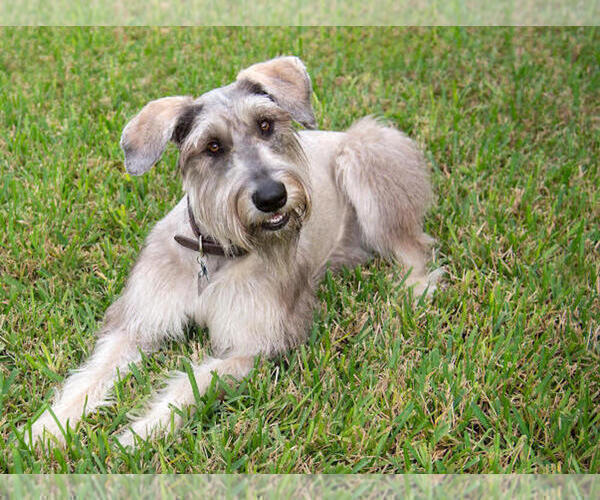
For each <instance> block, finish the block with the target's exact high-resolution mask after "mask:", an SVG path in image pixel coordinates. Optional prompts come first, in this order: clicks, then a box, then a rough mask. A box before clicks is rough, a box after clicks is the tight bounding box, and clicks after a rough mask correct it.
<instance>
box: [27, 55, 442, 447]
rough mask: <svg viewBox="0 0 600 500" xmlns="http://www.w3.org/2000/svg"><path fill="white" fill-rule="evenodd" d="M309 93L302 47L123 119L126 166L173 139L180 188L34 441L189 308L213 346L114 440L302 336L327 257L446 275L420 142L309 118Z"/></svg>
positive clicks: (130, 436) (175, 420) (154, 344)
mask: <svg viewBox="0 0 600 500" xmlns="http://www.w3.org/2000/svg"><path fill="white" fill-rule="evenodd" d="M311 95H312V85H311V80H310V77H309V75H308V73H307V71H306V68H305V66H304V64H303V62H302V61H301V60H300V59H298V58H297V57H293V56H286V57H278V58H275V59H271V60H268V61H266V62H261V63H257V64H254V65H252V66H250V67H248V68H246V69H244V70H242V71H241V72H240V73H239V74H238V76H237V78H236V80H235V81H234V82H233V83H231V84H229V85H226V86H224V87H220V88H217V89H214V90H211V91H209V92H207V93H205V94H204V95H202V96H201V97H199V98H193V97H182V96H178V97H165V98H162V99H158V100H154V101H151V102H149V103H148V104H147V105H146V106H145V107H144V108H143V109H142V110H141V111H140V112H139V114H138V115H137V116H135V117H134V118H133V119H132V120H131V121H130V122H129V123H128V124H127V125H126V126H125V128H124V130H123V134H122V138H121V147H122V149H123V152H124V155H125V167H126V170H127V172H128V173H130V174H132V175H141V174H143V173H145V172H146V171H148V170H149V169H150V168H151V167H152V166H153V165H154V164H156V163H157V162H158V161H159V160H160V158H161V156H162V154H163V152H164V150H165V148H166V147H167V145H168V143H169V142H173V143H175V145H176V146H177V147H178V149H179V158H178V165H179V169H180V171H181V176H182V179H183V189H184V191H185V196H184V197H183V199H182V200H181V201H180V202H179V203H178V204H177V205H176V206H175V207H174V208H173V209H172V210H171V211H170V212H169V213H168V214H167V216H166V217H164V218H163V219H162V220H161V221H159V222H158V223H157V224H156V226H155V227H154V228H153V229H152V231H151V232H150V234H149V236H148V238H147V240H146V242H145V246H144V248H143V249H142V251H141V253H140V255H139V258H138V260H137V262H136V263H135V265H134V267H133V269H132V271H131V273H130V276H129V278H128V280H127V284H126V286H125V289H124V291H123V293H122V294H121V296H120V297H119V298H118V299H117V300H116V301H115V302H114V303H113V304H112V305H111V306H110V307H109V308H108V310H107V311H106V314H105V317H104V320H103V323H102V327H101V329H100V331H99V334H98V341H97V344H96V346H95V349H94V351H93V353H92V355H91V356H90V358H89V359H88V360H87V362H85V363H84V364H83V365H82V366H81V367H80V368H79V369H78V370H77V371H75V372H74V373H73V374H71V375H70V376H69V377H68V378H67V379H66V381H65V382H64V385H63V387H62V389H61V390H60V391H59V392H58V393H57V395H56V397H55V400H54V403H53V404H52V406H51V408H50V409H49V410H46V411H45V412H44V413H43V414H42V415H41V417H40V418H39V419H38V420H37V421H36V422H34V423H33V424H32V425H31V428H30V429H29V428H28V429H26V430H25V434H26V435H27V436H28V439H29V442H30V443H35V442H37V441H38V440H39V439H40V438H44V437H49V436H54V437H55V438H56V441H57V442H58V443H64V440H65V429H66V428H67V426H75V424H76V423H77V421H78V420H79V419H81V417H82V415H84V414H85V413H87V412H90V411H92V410H94V409H95V408H97V407H98V406H100V405H104V404H108V403H109V402H110V401H109V399H107V397H108V394H109V392H110V389H111V386H112V384H113V383H114V381H115V379H116V377H117V376H118V375H119V374H120V375H123V374H124V373H126V372H127V371H128V369H129V366H130V364H131V363H135V362H137V361H139V360H140V359H141V355H142V353H151V352H152V351H155V350H156V349H158V348H159V346H160V344H161V342H163V341H165V340H166V339H177V340H181V339H182V338H183V332H184V328H185V326H186V324H188V323H189V322H194V323H196V324H197V325H199V326H201V327H206V328H208V332H209V336H210V341H211V347H212V354H213V356H214V357H212V358H208V359H206V360H204V362H203V363H201V364H196V365H193V368H192V370H193V378H191V377H190V376H188V374H184V373H176V374H175V375H174V376H173V377H172V378H170V379H169V381H168V383H167V384H166V387H165V388H164V389H163V390H162V391H159V392H158V394H157V395H155V396H154V397H153V399H152V400H151V402H150V403H149V405H148V407H147V409H146V411H145V413H143V414H142V415H141V416H139V417H138V418H137V419H135V420H134V421H132V422H131V423H130V425H129V426H128V427H127V429H126V430H124V431H122V432H121V434H120V435H119V436H118V440H119V441H120V442H121V443H122V444H123V445H132V444H135V436H136V435H137V436H138V437H139V438H142V439H148V438H150V437H152V436H157V435H159V434H160V433H161V432H166V431H167V430H168V429H169V428H170V426H171V425H172V424H174V425H175V426H177V425H179V424H180V422H181V416H180V415H179V413H178V412H175V413H173V414H172V408H171V406H173V407H177V408H185V407H188V406H190V405H193V404H194V403H195V396H194V394H195V393H196V395H197V394H198V393H199V394H202V393H203V392H205V391H206V390H207V389H208V387H209V386H210V383H211V379H212V377H213V374H214V373H216V374H218V375H219V376H231V377H233V378H235V379H241V378H243V377H245V376H247V375H248V374H249V372H250V371H251V369H252V368H253V366H254V362H255V358H257V357H264V358H270V357H273V356H277V355H281V354H283V353H286V352H287V351H289V350H290V349H293V348H294V347H295V346H297V345H299V344H301V343H303V342H305V341H306V340H307V336H308V331H309V326H310V323H311V321H312V318H313V310H314V308H315V305H316V304H315V302H316V299H315V292H316V287H317V286H318V283H319V281H320V279H321V278H322V277H323V276H324V273H325V272H326V270H327V269H328V268H329V269H332V270H335V269H339V268H340V267H341V266H356V265H359V264H362V263H365V262H366V261H368V260H369V259H371V258H372V257H373V256H374V255H375V254H378V255H380V256H382V257H384V258H387V259H391V260H394V261H396V262H399V263H400V264H401V265H402V266H404V269H406V270H407V271H409V275H408V278H407V279H406V283H407V285H409V286H412V287H413V289H414V294H415V296H420V295H422V294H424V293H427V294H430V293H431V292H432V291H433V290H434V289H435V285H436V281H437V280H438V278H439V276H440V272H439V271H434V272H432V273H430V274H428V273H427V271H426V264H427V262H428V260H429V256H430V252H431V245H432V241H433V240H432V239H431V238H430V237H429V236H428V235H426V234H425V233H424V231H423V218H424V214H425V211H426V209H427V208H428V206H429V205H430V203H431V200H432V190H431V186H430V181H429V172H428V168H427V164H426V161H425V159H424V157H423V154H422V153H421V151H420V150H419V149H418V148H417V146H416V145H415V143H414V142H413V141H412V140H411V139H409V138H408V137H407V136H406V135H405V134H403V133H402V132H400V131H398V130H396V129H394V128H392V127H391V126H387V125H384V124H382V123H380V122H378V121H377V120H375V119H373V118H371V117H366V118H363V119H361V120H359V121H358V122H356V123H355V124H354V125H352V126H351V127H350V128H349V129H348V130H347V131H345V132H333V131H317V130H311V129H315V128H316V123H315V117H314V113H313V109H312V107H311ZM298 124H299V125H302V126H303V128H304V129H300V127H299V126H298ZM194 379H195V386H196V387H193V386H192V381H193V380H194Z"/></svg>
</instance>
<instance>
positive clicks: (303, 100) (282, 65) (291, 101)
mask: <svg viewBox="0 0 600 500" xmlns="http://www.w3.org/2000/svg"><path fill="white" fill-rule="evenodd" d="M237 80H238V81H240V80H247V81H250V82H252V83H255V84H258V85H259V86H260V87H261V88H262V89H263V90H264V91H265V92H266V93H267V94H269V96H270V97H272V98H273V100H274V101H275V102H276V103H277V104H279V106H281V107H282V108H283V109H285V110H286V111H287V112H288V113H290V115H291V117H292V118H293V119H294V120H296V121H297V122H299V123H301V124H302V125H304V126H305V127H306V128H315V127H316V126H317V124H316V123H315V115H314V113H313V109H312V106H311V104H310V96H311V94H312V86H311V83H310V77H309V76H308V73H307V71H306V68H305V66H304V63H303V62H302V61H301V60H300V59H299V58H297V57H294V56H286V57H277V58H275V59H271V60H269V61H265V62H261V63H258V64H253V65H252V66H250V67H249V68H246V69H244V70H242V71H240V72H239V73H238V76H237Z"/></svg>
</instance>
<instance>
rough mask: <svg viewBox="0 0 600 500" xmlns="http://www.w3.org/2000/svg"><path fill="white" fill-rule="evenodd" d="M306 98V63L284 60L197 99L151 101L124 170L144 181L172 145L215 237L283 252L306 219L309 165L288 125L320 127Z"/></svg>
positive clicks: (127, 132)
mask: <svg viewBox="0 0 600 500" xmlns="http://www.w3.org/2000/svg"><path fill="white" fill-rule="evenodd" d="M310 94H311V86H310V79H309V77H308V74H307V73H306V70H305V68H304V65H303V64H302V62H301V61H300V60H299V59H297V58H295V57H282V58H277V59H273V60H271V61H267V62H264V63H260V64H256V65H254V66H251V67H250V68H248V69H246V70H244V71H242V72H241V73H240V74H239V75H238V78H237V80H236V82H234V83H232V84H230V85H228V86H226V87H221V88H218V89H215V90H211V91H210V92H207V93H206V94H204V95H202V96H201V97H199V98H197V99H193V98H191V97H166V98H163V99H158V100H156V101H152V102H150V103H149V104H148V105H146V107H144V109H143V110H142V111H141V112H140V113H139V114H138V115H137V116H136V117H135V118H134V119H133V120H132V121H131V122H130V123H129V124H128V125H127V126H126V127H125V129H124V131H123V136H122V139H121V146H122V148H123V151H124V152H125V165H126V167H127V170H128V172H130V173H132V174H134V175H140V174H142V173H144V172H145V171H147V170H148V169H149V168H150V167H151V166H152V165H154V163H156V162H157V161H158V160H159V159H160V157H161V155H162V153H163V151H164V149H165V148H166V145H167V143H168V141H169V140H171V141H173V142H174V143H175V144H176V145H177V146H178V147H179V150H180V155H179V166H180V169H181V172H182V177H183V186H184V189H185V191H186V192H187V193H188V195H189V197H190V201H191V203H192V207H193V211H194V214H195V216H196V217H197V219H198V221H199V222H200V223H201V224H202V225H203V226H204V227H205V230H206V231H207V232H208V233H209V234H210V236H212V237H214V238H215V239H217V240H218V241H219V242H220V243H221V244H222V245H223V246H225V247H227V246H228V245H231V244H235V245H237V246H240V247H243V248H246V249H247V250H252V249H261V248H262V249H270V248H272V247H273V246H274V245H275V244H276V243H287V242H289V241H292V240H293V239H294V237H295V236H296V235H297V234H298V232H299V230H300V228H301V225H302V222H303V220H304V219H305V218H306V217H307V216H308V213H309V211H310V187H309V182H308V179H307V175H306V173H307V170H306V159H305V157H304V153H303V151H302V148H301V147H300V145H299V143H298V138H297V134H296V132H295V129H294V127H293V124H292V123H293V121H298V122H300V123H302V124H303V125H305V126H307V127H313V126H314V116H313V112H312V108H311V106H310Z"/></svg>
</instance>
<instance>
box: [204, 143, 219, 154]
mask: <svg viewBox="0 0 600 500" xmlns="http://www.w3.org/2000/svg"><path fill="white" fill-rule="evenodd" d="M206 151H207V152H208V153H210V154H211V155H218V154H219V153H221V152H223V148H222V147H221V144H220V143H219V141H210V142H209V143H208V144H207V145H206Z"/></svg>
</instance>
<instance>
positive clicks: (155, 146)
mask: <svg viewBox="0 0 600 500" xmlns="http://www.w3.org/2000/svg"><path fill="white" fill-rule="evenodd" d="M192 102H193V98H192V97H189V96H176V97H163V98H162V99H157V100H155V101H151V102H149V103H148V104H146V105H145V106H144V107H143V108H142V110H141V111H140V112H139V113H138V114H137V115H136V116H135V117H134V118H133V119H132V120H131V121H130V122H129V123H128V124H127V125H126V126H125V128H124V129H123V134H122V135H121V149H123V152H124V153H125V168H126V169H127V172H128V173H130V174H132V175H141V174H143V173H145V172H147V171H148V170H149V169H150V167H152V166H153V165H154V164H155V163H156V162H158V160H160V157H161V156H162V154H163V152H164V150H165V148H166V147H167V143H168V142H169V140H172V139H173V140H174V137H173V133H174V132H175V128H176V127H177V125H178V121H179V119H180V117H181V116H182V115H183V114H184V113H185V112H186V110H188V109H189V108H190V106H191V104H192Z"/></svg>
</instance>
